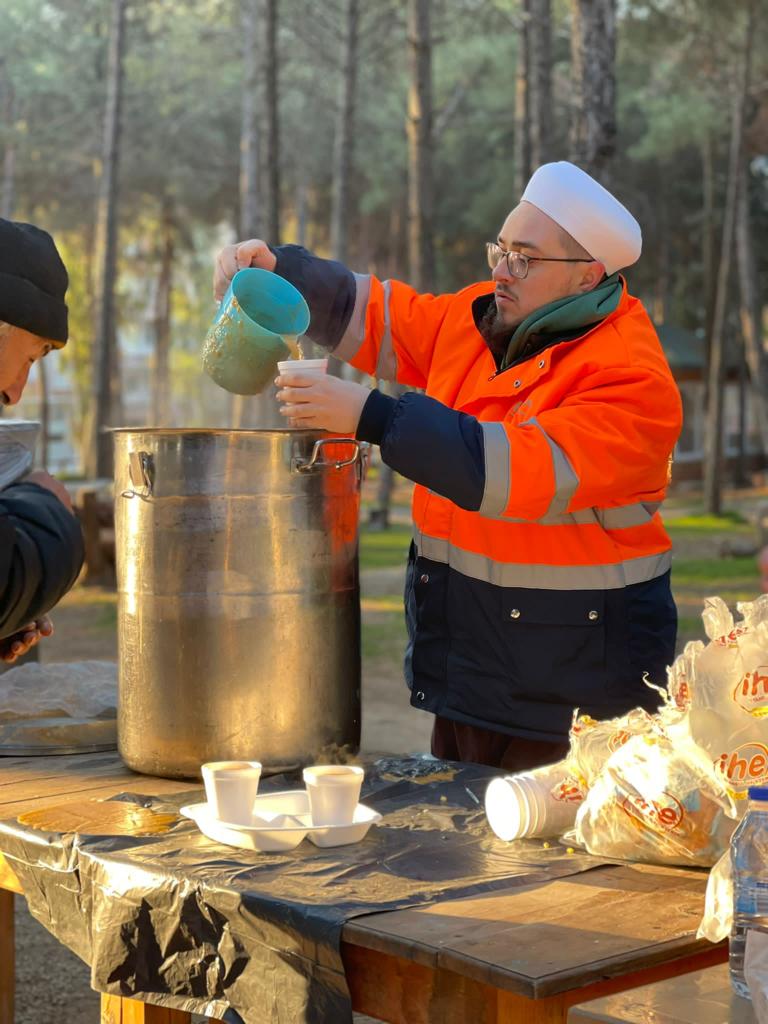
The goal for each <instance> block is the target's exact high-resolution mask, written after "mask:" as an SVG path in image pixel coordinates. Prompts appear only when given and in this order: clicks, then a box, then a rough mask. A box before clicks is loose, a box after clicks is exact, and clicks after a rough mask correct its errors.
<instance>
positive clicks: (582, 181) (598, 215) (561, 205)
mask: <svg viewBox="0 0 768 1024" xmlns="http://www.w3.org/2000/svg"><path fill="white" fill-rule="evenodd" d="M522 198H523V201H524V202H526V203H531V204H532V205H533V206H535V207H536V208H537V209H539V210H541V212H542V213H546V215H547V216H548V217H551V218H552V220H553V221H555V222H556V223H557V224H559V225H560V227H561V228H565V230H566V231H567V232H568V234H569V235H571V237H572V238H575V239H576V241H577V242H578V243H579V245H581V246H583V247H584V248H585V249H586V250H587V252H588V253H589V255H590V256H593V257H594V258H595V259H596V260H599V261H600V262H601V263H602V264H603V266H604V267H605V272H606V274H609V275H610V274H613V273H615V272H616V271H617V270H621V268H622V267H629V266H631V265H632V264H633V263H635V262H636V261H637V260H638V259H639V258H640V251H641V249H642V244H643V236H642V232H641V231H640V225H639V224H638V223H637V221H636V220H635V218H634V217H633V216H632V214H631V213H630V212H629V210H628V209H627V208H626V207H625V206H622V205H621V203H620V202H619V201H618V199H616V198H615V196H612V195H611V193H610V192H608V190H607V189H604V188H603V186H602V185H601V184H600V183H599V182H597V181H595V179H594V178H591V177H590V176H589V175H588V174H587V173H585V172H584V171H582V170H581V168H580V167H576V166H575V164H570V163H568V162H567V161H565V160H561V161H559V162H558V163H552V164H543V165H542V166H541V167H539V169H538V170H537V171H534V173H533V176H532V177H531V180H530V181H529V182H528V184H527V186H526V188H525V192H523V197H522Z"/></svg>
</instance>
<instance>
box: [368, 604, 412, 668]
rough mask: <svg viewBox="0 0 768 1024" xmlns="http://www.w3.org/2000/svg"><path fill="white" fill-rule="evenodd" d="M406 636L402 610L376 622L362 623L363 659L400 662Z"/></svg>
mask: <svg viewBox="0 0 768 1024" xmlns="http://www.w3.org/2000/svg"><path fill="white" fill-rule="evenodd" d="M406 639H407V635H406V630H405V618H404V614H403V610H402V608H400V610H399V611H398V612H397V613H394V612H393V613H391V614H389V615H387V616H386V618H385V619H383V620H380V621H378V622H365V621H363V629H362V649H363V658H386V659H388V660H391V661H394V662H397V663H398V664H399V663H400V662H402V659H403V652H404V651H405V643H406Z"/></svg>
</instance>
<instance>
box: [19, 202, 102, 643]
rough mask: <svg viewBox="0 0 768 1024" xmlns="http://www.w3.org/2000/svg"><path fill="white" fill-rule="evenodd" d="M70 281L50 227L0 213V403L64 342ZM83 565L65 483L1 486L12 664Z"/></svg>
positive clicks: (45, 478)
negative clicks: (20, 221)
mask: <svg viewBox="0 0 768 1024" xmlns="http://www.w3.org/2000/svg"><path fill="white" fill-rule="evenodd" d="M68 283H69V279H68V276H67V271H66V267H65V266H64V263H63V261H62V259H61V256H60V255H59V252H58V250H57V248H56V245H55V243H54V241H53V239H52V238H51V236H50V235H49V234H48V232H47V231H43V230H42V229H41V228H38V227H35V226H34V225H32V224H22V223H17V222H14V221H10V220H4V219H2V218H0V405H4V406H9V405H15V404H16V403H17V402H18V401H19V399H20V398H21V395H22V393H23V391H24V388H25V386H26V383H27V379H28V377H29V371H30V369H31V367H32V364H33V363H35V362H36V361H37V360H38V359H42V358H43V357H44V356H46V355H47V354H48V353H49V352H50V351H51V350H53V349H57V348H61V347H62V346H63V345H64V344H65V343H66V341H67V336H68V323H67V306H66V303H65V301H64V296H65V294H66V291H67V285H68ZM2 435H3V421H2V419H0V440H1V439H2ZM82 564H83V537H82V532H81V530H80V526H79V524H78V522H77V519H76V518H75V516H74V514H73V511H72V502H71V500H70V497H69V494H68V493H67V490H66V488H65V487H64V486H63V484H61V483H60V482H59V481H58V480H56V479H55V478H54V477H52V476H50V475H49V474H48V473H45V472H43V471H40V470H38V471H36V472H33V473H30V474H29V475H27V476H25V477H23V478H22V479H21V480H19V481H17V482H15V483H12V484H10V485H9V486H7V487H4V488H1V489H0V660H2V661H4V662H10V663H12V662H14V661H16V659H17V658H19V657H20V656H21V655H23V654H24V653H26V651H28V650H29V648H30V647H32V646H34V645H35V644H36V643H37V641H38V640H39V639H40V637H41V636H48V635H50V633H51V632H52V627H51V624H50V621H49V620H48V618H47V617H46V612H48V611H49V610H50V609H51V608H52V607H53V606H54V605H55V604H56V603H57V602H58V601H59V600H60V599H61V598H62V597H63V596H64V594H66V592H67V591H68V590H69V589H70V588H71V587H72V585H73V584H74V582H75V580H76V579H77V577H78V574H79V572H80V569H81V568H82Z"/></svg>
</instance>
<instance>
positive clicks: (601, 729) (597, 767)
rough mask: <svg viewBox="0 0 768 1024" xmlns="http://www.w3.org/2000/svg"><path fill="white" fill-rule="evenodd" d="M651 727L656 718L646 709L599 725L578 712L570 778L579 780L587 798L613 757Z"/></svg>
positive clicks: (575, 714)
mask: <svg viewBox="0 0 768 1024" xmlns="http://www.w3.org/2000/svg"><path fill="white" fill-rule="evenodd" d="M652 725H653V718H652V717H651V715H649V714H648V712H647V711H645V710H644V709H643V708H635V709H634V710H633V711H630V712H628V713H627V714H626V715H622V716H621V717H620V718H604V719H601V720H599V721H598V720H596V719H594V718H590V716H589V715H580V714H579V713H578V711H576V712H575V713H574V716H573V724H572V725H571V732H570V741H571V750H570V754H569V759H570V762H571V765H572V767H571V774H572V775H575V776H576V777H577V779H578V780H579V782H580V784H581V787H582V790H583V792H584V795H585V796H586V793H587V790H588V789H589V787H590V786H591V785H592V783H593V782H594V781H595V779H597V777H598V776H599V775H600V772H601V771H602V770H603V767H604V765H605V763H606V761H607V760H608V758H609V757H610V756H611V754H613V753H614V752H615V751H617V750H618V749H619V747H623V746H624V744H625V743H626V742H627V740H629V739H631V738H632V736H638V735H641V734H643V733H647V732H649V731H650V729H651V728H652Z"/></svg>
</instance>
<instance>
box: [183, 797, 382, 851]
mask: <svg viewBox="0 0 768 1024" xmlns="http://www.w3.org/2000/svg"><path fill="white" fill-rule="evenodd" d="M181 814H183V815H184V817H186V818H190V819H191V820H192V821H194V822H195V824H196V825H197V827H198V828H199V829H200V831H201V832H202V833H203V835H206V836H208V838H209V839H213V840H214V841H215V842H217V843H224V844H225V845H226V846H238V847H240V849H242V850H258V851H261V852H263V853H282V852H284V851H286V850H293V849H295V848H296V847H297V846H298V845H299V843H300V842H301V841H302V840H303V839H304V837H305V836H307V835H308V836H309V838H310V840H311V841H312V842H313V843H314V844H315V846H323V847H329V846H348V845H349V844H351V843H359V842H361V840H363V839H365V837H366V835H367V834H368V829H369V828H370V827H371V825H374V824H375V823H376V822H377V821H381V815H380V814H379V813H378V812H377V811H374V810H373V809H372V808H371V807H366V806H365V804H358V805H357V807H356V808H355V814H354V818H353V820H352V823H351V824H345V825H322V826H316V827H313V825H312V818H311V816H310V813H309V797H308V796H307V793H306V790H303V789H290V790H282V791H280V792H277V793H265V794H264V795H263V796H257V797H256V800H255V801H254V805H253V814H252V816H251V823H250V824H248V825H236V824H232V823H230V822H226V821H219V819H218V818H216V817H214V815H213V813H212V812H211V809H210V808H209V806H208V804H207V803H199V804H188V805H187V806H186V807H182V808H181Z"/></svg>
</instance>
